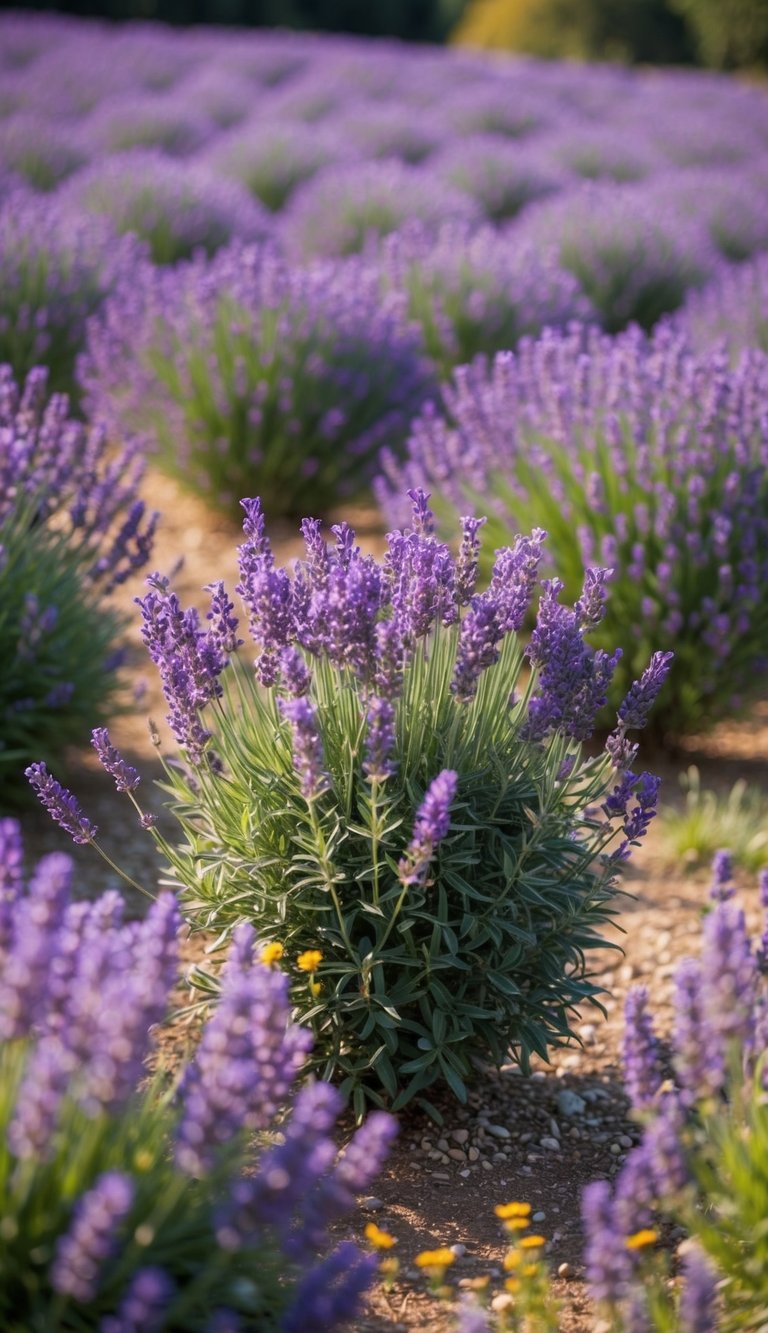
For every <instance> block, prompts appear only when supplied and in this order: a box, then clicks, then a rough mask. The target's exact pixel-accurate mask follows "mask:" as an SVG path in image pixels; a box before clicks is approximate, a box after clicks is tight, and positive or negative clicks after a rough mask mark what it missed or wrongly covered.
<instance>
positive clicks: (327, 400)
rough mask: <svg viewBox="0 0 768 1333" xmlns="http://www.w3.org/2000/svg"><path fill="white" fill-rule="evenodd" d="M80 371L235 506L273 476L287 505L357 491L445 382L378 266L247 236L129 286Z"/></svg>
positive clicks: (110, 410) (197, 479)
mask: <svg viewBox="0 0 768 1333" xmlns="http://www.w3.org/2000/svg"><path fill="white" fill-rule="evenodd" d="M81 375H82V380H83V384H84V385H85V388H86V390H87V396H88V402H89V406H90V408H91V410H92V411H94V412H98V413H99V415H101V414H104V415H105V416H106V418H107V420H108V421H109V422H110V425H111V426H112V427H113V428H114V429H115V431H116V432H117V433H118V434H121V433H124V432H125V431H126V430H128V431H139V432H141V434H142V436H143V437H144V438H145V439H146V440H147V441H148V442H149V443H150V444H151V445H154V446H155V447H157V448H159V450H160V452H161V454H162V455H163V456H164V461H165V462H166V463H167V465H168V466H171V467H175V468H177V469H178V471H179V473H180V475H182V476H183V478H184V480H185V481H188V482H190V483H191V484H192V485H193V486H196V487H198V488H199V489H200V490H201V491H202V492H203V493H204V494H205V496H206V498H209V499H213V500H214V501H216V502H218V503H219V504H221V505H222V506H226V507H230V508H231V507H232V506H233V505H235V504H236V502H237V499H238V498H239V497H240V496H242V495H243V494H248V493H250V492H251V491H252V490H253V489H254V487H253V485H252V483H253V480H254V479H259V478H261V480H262V481H263V486H262V487H261V489H262V491H263V493H265V495H267V496H268V497H269V498H271V500H272V501H273V503H274V505H275V507H276V508H278V507H279V508H280V510H281V511H282V512H295V510H296V509H297V507H298V506H299V503H300V501H301V498H302V496H303V495H305V494H311V495H312V496H313V498H314V502H315V503H317V504H318V505H322V506H326V507H327V506H329V505H330V504H332V503H335V502H337V500H338V498H339V496H343V495H347V496H349V495H351V494H354V493H355V490H356V489H359V487H360V486H362V485H363V484H364V483H365V482H366V481H367V480H368V478H369V476H370V473H371V471H372V467H373V460H374V458H375V455H376V452H377V450H378V449H379V448H380V447H381V445H382V444H383V443H384V442H385V441H395V442H396V441H397V440H398V439H403V438H404V437H405V434H406V431H407V428H408V425H409V422H410V419H411V417H412V415H413V414H414V413H415V412H416V410H417V409H418V407H419V406H420V405H421V403H422V402H423V401H424V400H425V398H427V397H428V396H429V395H430V393H432V392H433V391H434V386H435V381H434V376H433V372H432V370H431V368H430V366H429V364H428V362H427V361H426V359H425V357H424V354H423V351H422V345H421V339H420V336H419V332H418V329H416V328H415V327H414V326H411V325H410V324H409V323H408V321H407V319H406V317H405V311H404V302H403V298H402V297H399V296H398V295H397V294H395V293H392V294H390V295H389V296H388V297H386V298H382V296H381V292H380V289H379V283H378V279H377V275H376V273H374V272H372V271H370V270H368V269H367V268H363V267H361V266H360V265H359V264H358V263H353V264H340V265H323V266H320V267H316V268H313V269H309V270H301V269H296V268H290V267H289V266H287V265H286V263H285V262H284V261H283V260H282V259H281V258H280V257H279V256H278V254H277V253H276V252H275V251H274V250H273V249H271V248H268V247H262V248H257V247H247V246H243V245H240V244H237V245H233V246H231V247H228V248H227V249H226V250H223V251H221V252H220V253H219V254H218V255H217V256H215V257H214V258H213V259H212V260H210V261H206V260H205V259H204V258H202V257H198V258H197V259H196V260H195V261H193V262H191V263H189V264H187V265H180V266H178V267H177V268H175V269H173V270H155V271H151V270H149V269H147V270H145V271H144V272H143V273H142V274H141V275H138V274H136V275H134V278H133V280H132V281H131V282H126V283H124V284H122V286H121V287H120V289H119V291H117V292H116V293H115V295H114V298H113V299H112V300H110V302H109V303H108V305H107V307H106V308H105V310H104V312H103V318H100V319H99V320H98V321H93V322H92V324H91V326H90V337H89V347H88V351H87V354H86V356H85V358H84V360H83V363H82V365H81Z"/></svg>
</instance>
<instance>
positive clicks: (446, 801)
mask: <svg viewBox="0 0 768 1333" xmlns="http://www.w3.org/2000/svg"><path fill="white" fill-rule="evenodd" d="M458 783H459V775H458V773H455V772H454V771H453V770H452V769H450V768H444V769H443V770H442V772H440V773H438V775H437V777H436V778H433V779H432V782H431V783H430V785H429V787H428V788H427V792H426V795H425V796H424V800H423V801H422V803H421V805H420V806H419V808H418V810H417V812H416V819H415V822H414V825H413V834H412V836H411V841H410V842H409V844H408V848H407V850H406V853H405V856H404V857H403V858H402V859H401V861H400V865H399V868H398V873H399V875H400V879H401V882H402V883H403V884H420V883H423V882H424V879H425V878H426V875H427V873H428V871H429V867H430V864H431V862H432V860H433V858H434V855H435V852H436V850H437V848H438V847H439V845H440V843H441V842H442V841H443V839H444V838H445V837H446V835H447V833H448V830H449V828H450V824H451V813H450V812H451V805H452V804H453V802H454V801H455V799H456V791H457V788H458Z"/></svg>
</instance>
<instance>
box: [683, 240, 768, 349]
mask: <svg viewBox="0 0 768 1333" xmlns="http://www.w3.org/2000/svg"><path fill="white" fill-rule="evenodd" d="M675 322H676V324H677V326H678V327H679V328H681V329H683V330H684V331H685V332H686V334H687V335H688V336H689V337H690V339H691V342H692V343H693V345H694V346H695V347H698V348H708V347H712V346H713V345H714V344H724V345H726V346H727V347H728V349H729V351H730V353H731V355H732V356H733V357H734V358H738V357H739V356H740V355H741V354H742V353H744V352H745V351H747V350H748V348H750V347H758V348H760V349H761V350H762V351H763V352H768V256H765V255H756V257H755V258H754V259H752V260H750V261H749V263H747V264H739V265H733V266H731V265H725V264H724V265H723V267H722V269H721V270H720V272H719V273H718V274H717V276H716V277H715V278H713V280H712V282H710V283H707V286H706V287H702V289H701V290H700V291H696V292H689V293H688V296H687V298H686V301H685V305H684V306H683V307H682V308H681V310H680V311H679V313H678V315H677V316H676V320H675Z"/></svg>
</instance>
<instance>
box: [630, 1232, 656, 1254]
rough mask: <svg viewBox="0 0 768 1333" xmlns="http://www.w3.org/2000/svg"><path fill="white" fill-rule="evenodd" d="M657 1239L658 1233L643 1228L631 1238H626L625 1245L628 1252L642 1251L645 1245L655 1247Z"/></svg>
mask: <svg viewBox="0 0 768 1333" xmlns="http://www.w3.org/2000/svg"><path fill="white" fill-rule="evenodd" d="M658 1239H659V1233H658V1231H652V1230H651V1228H650V1227H644V1228H643V1230H642V1231H636V1232H635V1233H634V1235H633V1236H627V1239H626V1241H625V1244H626V1247H627V1249H628V1250H644V1249H645V1247H646V1245H655V1244H656V1241H657V1240H658Z"/></svg>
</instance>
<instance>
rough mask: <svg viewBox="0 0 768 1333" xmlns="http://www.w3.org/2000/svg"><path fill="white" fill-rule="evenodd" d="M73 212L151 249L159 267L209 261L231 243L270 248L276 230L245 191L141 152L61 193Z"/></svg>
mask: <svg viewBox="0 0 768 1333" xmlns="http://www.w3.org/2000/svg"><path fill="white" fill-rule="evenodd" d="M61 198H62V201H63V202H64V203H65V204H66V205H67V207H69V208H71V209H72V211H73V212H75V211H79V212H85V213H86V214H87V213H92V214H96V215H97V216H99V217H103V218H106V219H108V221H109V224H110V226H111V227H112V229H113V230H114V231H115V232H116V233H117V234H118V235H121V236H122V235H125V234H126V233H128V232H131V233H132V234H133V235H135V236H138V237H139V239H140V240H142V241H146V242H147V244H148V246H149V251H150V254H151V256H152V259H153V260H154V262H155V263H156V264H175V263H177V261H178V260H179V259H188V258H190V257H191V256H192V255H193V254H194V253H195V251H197V250H204V251H206V253H208V254H212V253H213V252H214V251H216V250H219V249H221V247H222V246H224V245H226V244H227V243H228V242H229V241H232V240H234V239H236V238H237V239H238V240H241V241H258V240H264V239H266V237H267V236H268V235H269V233H270V232H271V230H272V222H271V219H270V218H269V215H268V214H267V213H266V211H265V209H263V208H261V207H260V206H259V205H258V204H257V203H256V201H255V200H254V199H252V198H251V197H250V195H249V194H248V193H247V191H246V190H244V189H243V188H242V187H241V186H239V185H237V184H236V183H235V182H234V181H223V180H220V179H218V178H217V177H216V176H215V175H214V174H213V173H212V172H210V171H207V170H206V169H205V167H202V166H198V165H197V164H194V165H191V164H188V163H184V164H181V163H177V162H173V161H171V160H169V159H168V158H167V157H165V156H164V155H163V154H162V153H160V152H153V151H151V150H149V149H135V150H134V151H133V152H130V153H121V154H119V155H118V156H116V157H112V158H106V159H104V160H102V161H100V162H97V163H95V164H94V166H92V167H90V168H88V169H87V170H86V171H82V172H80V173H78V175H77V176H76V177H75V178H74V179H73V180H72V181H71V182H70V183H69V185H68V186H67V187H66V188H65V189H64V190H63V191H62V194H61Z"/></svg>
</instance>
